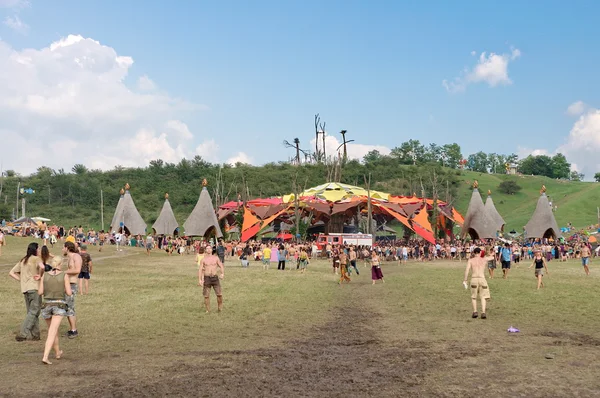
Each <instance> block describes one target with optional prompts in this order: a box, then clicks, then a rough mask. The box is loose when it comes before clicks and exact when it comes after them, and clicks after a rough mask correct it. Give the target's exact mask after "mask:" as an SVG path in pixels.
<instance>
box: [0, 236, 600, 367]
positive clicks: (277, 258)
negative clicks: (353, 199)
mask: <svg viewBox="0 0 600 398" xmlns="http://www.w3.org/2000/svg"><path fill="white" fill-rule="evenodd" d="M33 236H34V237H38V238H39V239H42V240H43V242H42V245H40V244H38V243H37V242H32V243H31V244H29V246H28V247H27V253H26V255H25V256H24V257H23V258H22V259H21V260H20V261H19V262H18V263H17V264H16V265H15V266H14V267H13V268H12V269H11V271H10V272H9V275H10V276H11V277H12V278H14V279H16V280H18V281H19V282H20V285H21V291H22V293H23V295H24V297H25V305H26V309H27V315H26V318H25V320H24V321H23V324H22V325H21V329H20V332H19V333H18V334H17V336H16V340H17V341H24V340H39V339H40V330H39V316H40V315H41V316H42V318H43V319H44V320H45V321H46V323H47V324H48V337H47V340H46V344H45V347H44V354H43V358H42V362H43V363H44V364H51V362H50V360H49V355H50V353H51V351H52V350H54V354H55V355H54V357H55V358H56V359H60V358H61V356H62V354H63V352H62V350H61V349H60V346H59V339H58V328H59V326H60V324H61V322H62V319H63V318H65V317H66V318H67V319H68V322H69V330H68V332H67V337H69V338H75V337H77V336H78V331H77V318H76V312H75V298H76V296H77V294H88V293H89V281H90V275H91V273H92V271H93V263H92V259H91V256H90V254H89V253H88V252H87V248H88V245H90V246H93V247H97V248H98V251H102V248H103V247H104V246H105V245H115V247H116V250H118V251H120V250H123V247H124V246H136V247H143V248H145V249H146V252H147V254H148V255H150V253H151V251H152V250H154V249H159V250H164V251H165V252H166V253H167V255H172V254H173V253H176V254H178V255H182V256H183V255H192V254H193V255H195V262H196V264H197V266H198V284H199V285H200V286H202V287H203V296H204V305H205V308H206V311H207V312H210V293H211V290H214V291H215V294H216V296H217V308H218V311H219V312H220V311H222V309H223V294H222V289H221V284H220V281H221V280H222V279H223V278H224V274H225V273H224V271H225V267H224V264H225V262H226V261H229V262H230V261H232V260H235V261H240V264H241V266H242V267H244V268H247V267H249V266H250V264H251V263H252V262H255V263H258V264H260V265H261V266H262V268H263V269H264V270H268V269H269V267H270V266H271V264H273V266H274V265H275V264H277V270H281V271H283V270H285V269H286V267H287V268H288V269H289V268H292V269H293V268H295V269H296V270H298V271H299V272H301V273H304V272H306V270H307V269H308V266H309V264H310V262H311V261H312V260H314V259H317V258H321V259H326V260H327V261H329V262H330V264H331V269H332V272H333V273H334V274H336V275H339V282H338V283H339V284H340V285H341V284H347V283H350V282H351V280H352V274H353V273H355V274H356V276H359V275H360V263H361V262H362V264H364V267H370V268H371V279H372V283H373V284H375V283H376V282H377V281H381V282H382V283H385V281H384V277H383V273H382V269H381V265H382V264H383V263H386V262H387V263H396V264H398V265H400V264H405V263H406V262H408V261H409V260H411V261H416V262H424V261H437V260H449V261H458V262H460V261H463V260H464V261H466V262H467V266H466V269H465V278H464V281H463V283H464V286H465V288H468V287H469V286H470V287H471V299H472V305H473V314H472V316H473V318H477V317H479V312H478V311H477V299H479V300H480V302H481V318H482V319H486V318H487V314H486V301H487V300H488V299H489V298H490V291H489V286H488V284H487V280H486V273H485V270H486V269H487V271H488V272H487V273H488V275H489V277H490V278H494V276H495V275H494V272H495V270H496V268H497V267H498V266H500V267H501V269H502V277H503V278H504V279H507V278H508V276H509V272H510V269H511V266H512V265H515V264H517V265H518V264H520V263H521V262H525V263H526V264H527V263H529V268H533V267H535V270H534V272H535V277H536V280H537V288H538V289H540V288H543V287H544V283H543V276H544V275H545V274H546V275H547V274H548V273H549V271H548V263H549V262H551V261H567V260H568V259H572V258H577V259H581V262H582V266H583V269H584V272H585V273H586V274H587V275H589V262H590V258H592V257H593V256H594V255H598V251H599V248H598V247H597V248H595V249H594V248H593V247H592V245H591V244H590V242H589V241H587V240H581V239H580V240H573V241H570V242H567V241H564V240H561V241H556V242H555V241H552V240H542V241H540V240H538V241H534V242H510V241H505V240H503V239H499V240H493V241H486V242H480V241H475V242H468V243H463V242H445V241H443V240H442V241H439V242H437V243H435V244H433V243H428V242H423V241H416V240H405V241H395V242H387V243H385V244H382V245H374V246H355V245H351V244H341V245H331V244H326V245H324V246H319V245H318V244H317V243H316V242H281V241H273V240H271V241H256V240H252V241H249V242H241V241H236V240H232V241H224V240H218V242H216V241H215V240H209V241H206V240H194V239H192V238H189V237H164V236H152V235H146V236H127V235H125V234H122V233H120V232H117V233H106V232H104V231H98V232H96V231H94V230H89V231H86V232H83V230H82V229H81V227H73V228H70V229H69V230H65V229H64V228H62V227H61V228H59V229H57V230H56V231H54V232H52V233H49V232H48V230H44V229H41V230H40V231H36V232H34V234H33ZM58 240H61V243H62V241H63V240H64V244H63V246H62V254H63V255H62V256H53V255H52V254H50V251H49V248H48V246H53V245H55V244H56V242H57V241H58ZM4 244H6V239H5V237H4V235H3V234H2V232H1V231H0V250H1V248H2V246H3V245H4ZM0 254H1V251H0ZM469 275H471V279H470V282H467V280H468V277H469Z"/></svg>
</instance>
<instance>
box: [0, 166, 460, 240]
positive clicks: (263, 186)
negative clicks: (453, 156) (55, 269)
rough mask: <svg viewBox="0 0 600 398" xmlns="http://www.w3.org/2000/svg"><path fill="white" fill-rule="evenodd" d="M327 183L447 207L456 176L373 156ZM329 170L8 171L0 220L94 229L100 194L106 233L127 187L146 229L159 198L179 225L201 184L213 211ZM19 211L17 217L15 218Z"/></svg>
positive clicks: (317, 179) (284, 190) (313, 180)
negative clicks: (36, 219) (32, 219)
mask: <svg viewBox="0 0 600 398" xmlns="http://www.w3.org/2000/svg"><path fill="white" fill-rule="evenodd" d="M338 166H339V171H338V172H337V173H336V174H334V175H335V179H334V180H335V181H339V182H342V183H347V184H351V185H358V186H363V187H365V186H366V184H367V181H368V180H369V177H370V181H371V185H370V186H371V189H376V190H381V191H385V192H389V193H392V194H396V195H412V194H413V193H416V194H417V195H422V194H424V195H426V196H429V197H432V196H433V195H434V194H435V195H437V196H438V197H439V199H441V200H448V201H452V198H453V197H455V196H456V191H457V186H458V176H459V175H460V172H459V171H457V170H452V169H450V168H446V167H442V166H441V164H437V163H428V164H422V165H414V164H413V165H405V164H404V163H402V162H401V161H399V160H398V159H394V158H391V157H381V158H378V159H371V160H368V161H364V162H360V161H358V160H349V161H347V162H345V163H344V164H343V165H342V164H339V165H338ZM331 168H332V165H331V163H317V164H302V165H300V166H298V165H294V164H291V163H288V162H277V163H275V162H273V163H267V164H265V165H263V166H252V165H248V164H242V163H237V164H235V165H228V164H213V163H210V162H207V161H205V160H204V159H202V158H201V157H200V156H196V157H195V158H193V159H182V160H181V161H180V162H178V163H170V162H165V161H163V160H160V159H157V160H153V161H151V162H150V163H149V164H148V166H146V167H137V168H125V167H121V166H117V167H115V168H114V169H112V170H107V171H101V170H90V169H88V168H87V167H86V166H84V165H81V164H78V165H75V166H73V167H72V169H71V170H69V171H66V170H64V169H58V170H55V169H52V168H49V167H46V166H42V167H39V168H38V169H37V171H36V172H35V173H33V174H31V175H29V176H21V175H19V174H17V173H14V172H11V171H9V172H7V173H4V176H3V178H1V179H0V180H1V181H2V182H1V184H2V186H1V188H0V219H6V220H10V219H11V218H12V217H13V216H14V215H15V209H16V207H17V197H18V198H19V199H18V206H19V207H20V205H21V198H22V197H25V199H26V215H28V216H42V217H47V218H50V219H52V221H53V222H56V223H59V224H64V225H71V224H72V225H80V224H81V225H83V226H93V227H94V228H98V229H99V228H101V226H102V223H101V220H102V218H101V192H102V197H103V201H104V217H103V219H104V227H105V229H108V227H109V225H108V223H110V220H111V219H112V215H113V212H114V209H115V207H116V204H117V202H118V199H119V190H120V189H121V188H122V187H123V186H124V185H125V184H126V183H129V184H130V185H131V194H132V197H133V199H134V202H135V204H136V206H137V208H138V210H139V212H140V214H141V215H142V217H143V218H144V220H145V221H146V222H147V223H148V227H151V225H152V223H153V222H154V221H155V220H156V218H157V217H158V214H159V212H160V209H161V207H162V204H163V201H164V196H165V193H169V200H170V202H171V205H172V207H173V210H174V212H175V215H176V217H177V219H178V221H179V222H180V223H181V224H183V222H184V221H185V218H186V217H187V216H188V215H189V214H190V212H191V211H192V209H193V207H194V206H195V204H196V202H197V200H198V197H199V195H200V191H201V188H202V187H201V182H202V179H204V178H206V179H207V181H208V184H209V186H208V190H209V192H210V194H211V197H212V199H213V202H214V204H215V206H218V205H222V204H223V203H225V202H228V201H232V200H241V201H244V200H249V199H253V198H257V197H272V196H282V195H285V194H289V193H293V192H294V190H303V189H305V188H310V187H313V186H316V185H319V184H323V183H325V182H326V181H328V180H331V176H332V173H331ZM19 186H20V187H21V188H31V189H33V190H35V193H33V194H27V193H24V194H17V187H19ZM20 214H21V212H20V208H19V216H20Z"/></svg>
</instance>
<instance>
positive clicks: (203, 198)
mask: <svg viewBox="0 0 600 398" xmlns="http://www.w3.org/2000/svg"><path fill="white" fill-rule="evenodd" d="M206 185H207V183H206V179H204V180H203V181H202V191H201V192H200V198H199V199H198V203H196V206H195V207H194V210H192V214H190V216H189V217H188V218H187V220H185V223H183V229H184V233H185V235H186V236H207V235H209V234H210V233H211V231H212V229H213V228H214V231H215V235H216V236H217V238H221V237H223V233H222V232H221V228H220V227H219V220H218V219H217V213H215V209H214V208H213V205H212V200H211V198H210V194H209V193H208V189H206Z"/></svg>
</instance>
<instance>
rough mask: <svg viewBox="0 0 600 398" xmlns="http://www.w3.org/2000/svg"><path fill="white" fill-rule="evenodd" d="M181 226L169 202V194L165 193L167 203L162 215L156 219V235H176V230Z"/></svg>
mask: <svg viewBox="0 0 600 398" xmlns="http://www.w3.org/2000/svg"><path fill="white" fill-rule="evenodd" d="M178 227H179V223H178V222H177V219H176V218H175V214H173V209H172V208H171V203H169V194H168V193H167V194H165V203H164V204H163V207H162V210H161V211H160V215H159V216H158V218H157V219H156V222H155V223H154V225H152V229H153V230H154V233H155V234H156V235H175V230H176V229H177V228H178Z"/></svg>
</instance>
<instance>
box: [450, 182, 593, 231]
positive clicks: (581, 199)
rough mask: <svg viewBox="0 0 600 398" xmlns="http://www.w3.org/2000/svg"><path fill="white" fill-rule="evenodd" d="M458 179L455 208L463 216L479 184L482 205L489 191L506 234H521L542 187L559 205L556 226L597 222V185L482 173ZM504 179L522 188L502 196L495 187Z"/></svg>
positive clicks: (587, 224)
mask: <svg viewBox="0 0 600 398" xmlns="http://www.w3.org/2000/svg"><path fill="white" fill-rule="evenodd" d="M459 179H460V180H461V183H460V185H459V187H458V192H457V198H456V202H455V203H454V205H455V207H456V209H457V210H458V211H459V212H461V214H463V215H465V214H466V212H467V207H468V205H469V200H470V199H471V186H472V183H473V180H477V181H478V182H479V191H480V192H481V194H482V198H483V200H484V202H485V199H486V197H487V191H488V190H491V191H492V198H493V200H494V204H495V205H496V209H497V210H498V212H499V213H500V215H502V217H503V218H504V221H506V227H505V229H504V230H505V231H510V230H512V229H514V230H516V231H518V232H521V231H522V229H523V226H524V225H525V224H527V221H529V218H530V217H531V215H532V214H533V211H534V210H535V206H536V204H537V200H538V198H539V196H540V189H541V187H542V185H545V186H546V189H547V191H546V194H547V195H548V197H549V198H550V200H551V201H552V204H553V205H556V206H558V209H557V210H556V212H555V213H554V216H555V217H556V221H557V223H558V225H559V227H564V226H566V225H567V223H569V222H571V223H572V224H573V226H575V227H577V228H581V227H585V226H589V225H591V224H597V223H598V215H597V207H598V206H600V183H593V182H575V181H565V180H554V179H551V178H547V177H537V176H509V175H503V174H483V173H475V172H471V171H464V172H463V173H462V174H461V175H460V176H459ZM505 180H513V181H515V182H516V183H517V184H518V185H519V186H520V187H521V188H522V189H521V190H520V191H519V192H518V193H516V194H514V195H507V194H503V193H501V192H500V191H499V190H498V185H499V184H500V183H501V182H502V181H505Z"/></svg>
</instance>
